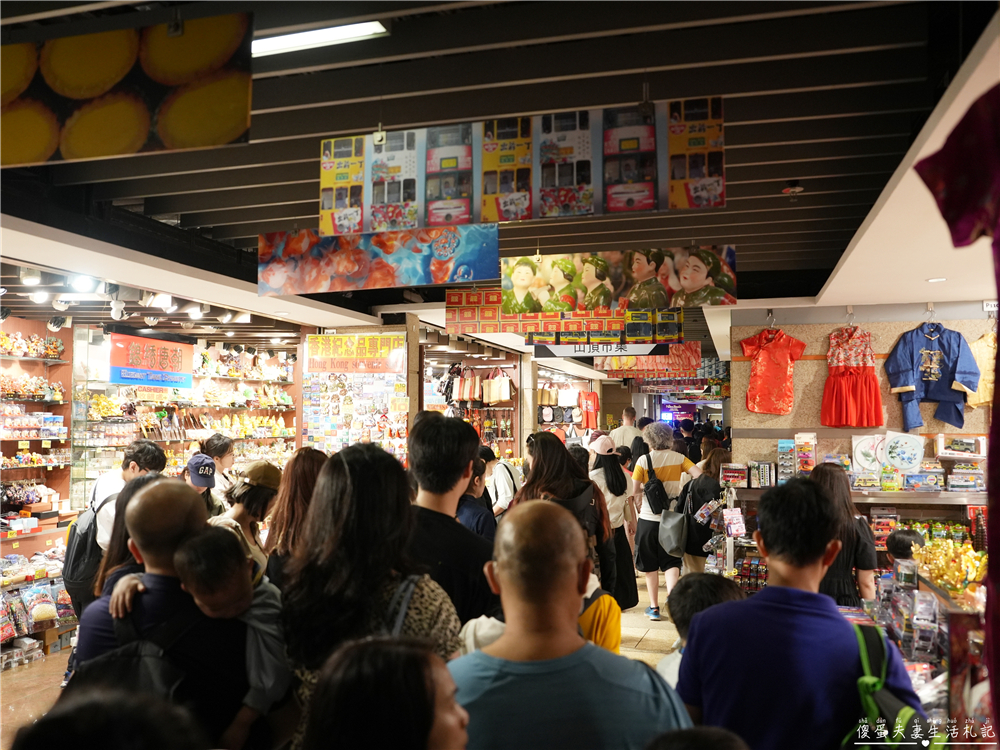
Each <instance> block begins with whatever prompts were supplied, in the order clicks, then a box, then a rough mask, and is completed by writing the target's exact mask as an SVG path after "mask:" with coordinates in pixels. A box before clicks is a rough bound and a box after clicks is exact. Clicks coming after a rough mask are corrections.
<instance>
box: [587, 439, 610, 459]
mask: <svg viewBox="0 0 1000 750" xmlns="http://www.w3.org/2000/svg"><path fill="white" fill-rule="evenodd" d="M589 448H590V450H592V451H594V453H596V454H597V455H598V456H611V455H614V452H615V441H614V440H612V439H611V438H609V437H608V436H607V435H601V436H600V437H599V438H597V440H592V441H591V442H590V446H589Z"/></svg>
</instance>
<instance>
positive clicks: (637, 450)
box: [628, 437, 649, 471]
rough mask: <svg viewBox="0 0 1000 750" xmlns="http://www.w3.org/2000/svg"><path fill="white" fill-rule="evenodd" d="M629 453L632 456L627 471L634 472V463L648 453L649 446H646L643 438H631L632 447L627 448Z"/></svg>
mask: <svg viewBox="0 0 1000 750" xmlns="http://www.w3.org/2000/svg"><path fill="white" fill-rule="evenodd" d="M629 452H630V453H631V454H632V458H631V460H630V461H629V465H628V470H629V471H635V465H636V462H638V460H639V459H640V458H642V457H643V456H645V455H646V454H647V453H649V446H648V445H647V444H646V439H645V438H643V437H635V438H633V439H632V445H631V446H630V447H629Z"/></svg>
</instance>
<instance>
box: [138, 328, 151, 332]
mask: <svg viewBox="0 0 1000 750" xmlns="http://www.w3.org/2000/svg"><path fill="white" fill-rule="evenodd" d="M152 332H153V329H152V328H140V329H139V333H152Z"/></svg>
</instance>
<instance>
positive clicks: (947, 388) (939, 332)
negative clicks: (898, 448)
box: [885, 323, 979, 431]
mask: <svg viewBox="0 0 1000 750" xmlns="http://www.w3.org/2000/svg"><path fill="white" fill-rule="evenodd" d="M885 374H886V375H887V376H888V377H889V389H890V391H891V392H892V393H897V394H899V400H900V402H901V403H902V406H903V429H904V430H906V431H910V430H912V429H913V428H914V427H920V426H921V425H923V423H924V422H923V418H922V417H921V416H920V402H921V401H937V402H938V408H937V411H936V412H935V414H934V416H935V417H936V418H937V419H940V420H941V421H942V422H947V423H948V424H950V425H954V426H955V427H962V426H963V425H964V424H965V414H964V407H965V400H966V396H967V395H969V394H973V393H975V392H976V389H977V388H978V386H979V367H978V366H977V365H976V360H975V359H974V358H973V356H972V351H971V350H970V348H969V344H968V343H967V342H966V340H965V337H964V336H962V334H960V333H959V332H958V331H952V330H949V329H947V328H945V327H944V326H942V325H941V324H940V323H925V324H924V325H922V326H920V327H919V328H915V329H913V330H912V331H907V332H906V333H904V334H903V335H902V336H900V337H899V341H897V342H896V346H895V348H894V349H893V350H892V353H891V354H890V355H889V357H888V359H886V361H885Z"/></svg>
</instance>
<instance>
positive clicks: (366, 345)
mask: <svg viewBox="0 0 1000 750" xmlns="http://www.w3.org/2000/svg"><path fill="white" fill-rule="evenodd" d="M305 371H306V372H307V373H322V372H332V373H357V372H373V373H374V372H383V373H385V372H387V373H405V372H406V336H405V335H404V334H402V333H393V334H382V335H373V336H368V335H364V334H357V335H346V336H325V335H324V336H306V368H305ZM344 395H346V394H344Z"/></svg>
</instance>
